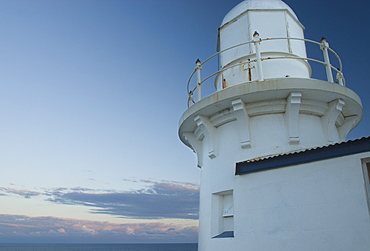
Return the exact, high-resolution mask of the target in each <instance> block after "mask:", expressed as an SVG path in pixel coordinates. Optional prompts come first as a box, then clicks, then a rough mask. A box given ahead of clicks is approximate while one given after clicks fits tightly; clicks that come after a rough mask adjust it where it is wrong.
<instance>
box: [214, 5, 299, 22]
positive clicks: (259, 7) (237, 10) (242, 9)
mask: <svg viewBox="0 0 370 251" xmlns="http://www.w3.org/2000/svg"><path fill="white" fill-rule="evenodd" d="M274 9H275V10H282V9H283V10H287V11H288V12H290V13H291V14H292V15H293V16H294V17H295V18H297V15H296V14H295V13H294V11H293V10H292V9H291V8H290V7H289V6H288V5H287V4H286V3H284V2H283V1H281V0H245V1H243V2H241V3H240V4H238V5H237V6H235V7H234V8H233V9H232V10H230V11H229V13H227V14H226V16H225V17H224V19H223V21H222V24H221V26H222V25H224V24H225V23H227V22H229V21H231V20H233V19H234V18H235V17H237V16H239V15H240V14H242V13H244V12H246V11H247V10H274ZM297 19H298V18H297Z"/></svg>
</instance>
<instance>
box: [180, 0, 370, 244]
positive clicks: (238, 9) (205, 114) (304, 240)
mask: <svg viewBox="0 0 370 251" xmlns="http://www.w3.org/2000/svg"><path fill="white" fill-rule="evenodd" d="M217 39H218V40H217V53H216V54H215V55H214V56H213V59H214V58H216V60H218V66H219V67H218V68H217V69H214V73H213V74H211V76H202V71H203V70H204V69H205V67H207V63H208V61H210V60H211V59H212V57H211V58H209V59H206V60H204V61H203V62H202V61H201V60H197V61H196V64H195V69H194V72H193V74H191V78H190V79H189V82H188V95H189V98H188V109H187V110H186V111H185V112H184V114H183V115H182V116H181V118H180V122H179V130H178V132H179V137H180V139H181V141H182V142H183V143H184V144H185V145H187V146H188V147H190V148H191V149H192V150H193V151H194V152H195V154H196V156H197V165H198V167H199V168H200V171H201V182H200V183H201V184H200V212H199V219H200V223H199V250H200V251H204V250H209V251H210V250H212V251H214V250H223V251H224V250H367V248H368V247H369V246H370V238H368V236H369V234H370V220H369V215H370V202H369V201H370V189H369V187H370V185H369V183H370V182H369V177H370V175H369V174H370V169H369V168H370V138H362V139H358V140H354V141H346V136H347V134H348V132H349V131H350V130H352V129H353V128H354V127H355V126H356V125H357V124H358V123H359V122H360V120H361V118H362V114H363V111H362V105H361V100H360V98H359V96H358V95H357V94H356V93H355V92H353V91H352V90H351V89H349V88H348V87H347V83H346V82H345V76H344V73H343V71H342V66H341V64H342V63H341V60H340V57H339V56H338V54H337V53H336V52H335V51H334V50H332V49H331V47H330V45H329V43H328V41H326V39H325V38H322V39H321V40H320V41H313V40H310V39H306V38H305V37H304V26H303V25H302V24H301V23H300V21H299V19H298V17H297V15H296V14H295V13H294V11H293V10H292V9H291V8H290V7H289V6H288V5H287V4H285V3H284V2H283V1H281V0H246V1H243V2H241V3H240V4H238V5H237V6H235V7H234V8H233V9H232V10H230V11H229V13H227V15H226V16H225V17H224V19H223V21H222V23H221V26H220V27H219V29H218V38H217ZM308 43H310V44H313V45H315V46H316V49H317V50H318V51H320V54H321V55H322V57H321V58H309V57H308V56H307V53H306V45H307V44H308ZM332 59H335V62H337V64H338V65H334V64H332V62H331V60H332ZM313 66H315V67H313ZM320 67H321V69H322V72H323V73H324V74H322V76H321V78H316V77H312V76H313V73H314V72H313V69H317V68H320ZM211 80H213V81H211ZM206 84H213V85H214V87H215V92H214V93H213V94H211V95H209V96H207V97H203V96H202V87H203V86H204V85H206ZM348 86H350V83H348Z"/></svg>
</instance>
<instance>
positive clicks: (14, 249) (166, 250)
mask: <svg viewBox="0 0 370 251" xmlns="http://www.w3.org/2000/svg"><path fill="white" fill-rule="evenodd" d="M62 250H68V251H108V250H121V251H197V250H198V243H0V251H62Z"/></svg>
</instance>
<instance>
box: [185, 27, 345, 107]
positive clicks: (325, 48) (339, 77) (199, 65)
mask: <svg viewBox="0 0 370 251" xmlns="http://www.w3.org/2000/svg"><path fill="white" fill-rule="evenodd" d="M271 40H299V41H304V42H308V43H313V44H317V45H319V46H320V49H321V50H322V53H323V58H324V61H321V60H317V59H313V58H308V57H306V58H304V57H298V56H293V55H292V56H275V57H271V56H269V57H266V58H262V57H261V51H260V44H261V43H262V42H264V41H271ZM248 44H253V45H254V48H255V52H256V58H255V59H254V60H249V61H248V62H240V63H237V64H231V65H229V66H227V67H222V68H221V69H220V70H219V71H216V72H214V73H212V74H211V75H209V76H207V77H206V78H204V79H202V78H201V70H202V69H203V65H204V64H206V63H207V62H208V61H210V60H211V59H212V58H214V57H216V56H218V55H220V54H222V53H224V52H226V51H229V50H231V49H235V48H237V47H241V46H244V45H248ZM329 51H330V52H331V53H333V54H334V55H335V57H336V58H337V60H338V62H339V67H338V68H336V67H334V66H333V65H331V63H330V58H329ZM274 59H301V60H306V61H312V62H316V63H319V64H322V65H324V67H325V72H326V79H327V81H328V82H331V83H338V84H339V85H342V86H345V80H344V76H343V72H342V61H341V59H340V57H339V56H338V54H337V53H336V52H335V51H334V50H333V49H331V48H330V47H329V43H328V42H327V41H326V39H324V38H322V39H321V41H320V42H316V41H314V40H310V39H305V38H291V37H289V38H288V37H281V38H264V39H261V38H260V37H259V34H258V33H257V32H255V34H254V35H253V39H252V40H251V41H249V42H245V43H241V44H238V45H235V46H232V47H229V48H227V49H224V50H222V51H219V52H217V53H215V54H213V55H212V56H210V57H209V58H207V59H206V60H204V61H203V62H201V61H200V60H199V59H198V60H197V61H196V63H195V68H194V71H193V72H192V74H191V75H190V77H189V80H188V83H187V92H188V107H189V106H190V105H192V104H193V103H195V101H194V97H193V95H194V92H195V91H197V101H199V100H201V99H202V84H203V83H204V82H205V81H207V80H208V79H210V78H212V77H214V76H216V75H218V74H220V73H222V72H224V71H226V70H228V69H230V68H233V67H235V66H238V65H245V64H250V63H253V62H254V63H255V64H256V70H257V81H263V80H264V79H265V78H264V74H263V67H262V61H264V60H274ZM332 70H334V72H336V78H335V82H334V78H333V72H332ZM194 75H196V85H195V87H194V88H193V89H190V83H191V80H192V79H193V77H194ZM248 82H252V81H246V82H245V83H248Z"/></svg>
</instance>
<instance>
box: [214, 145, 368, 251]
mask: <svg viewBox="0 0 370 251" xmlns="http://www.w3.org/2000/svg"><path fill="white" fill-rule="evenodd" d="M369 157H370V152H367V153H361V154H356V155H350V156H344V157H341V158H336V159H328V160H323V161H317V162H313V163H307V164H302V165H297V166H291V167H285V168H279V169H275V170H269V171H262V172H257V173H252V174H246V175H241V176H240V177H237V180H236V183H235V189H234V198H235V207H234V211H235V215H234V217H235V240H234V242H235V245H236V246H235V250H364V251H365V250H369V247H370V238H369V233H370V219H369V207H368V204H367V198H366V192H365V187H364V176H363V171H362V164H361V159H364V158H369ZM210 245H211V246H210V249H208V250H216V249H213V247H214V246H213V245H215V246H217V245H218V244H217V243H216V242H213V243H212V244H210Z"/></svg>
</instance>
